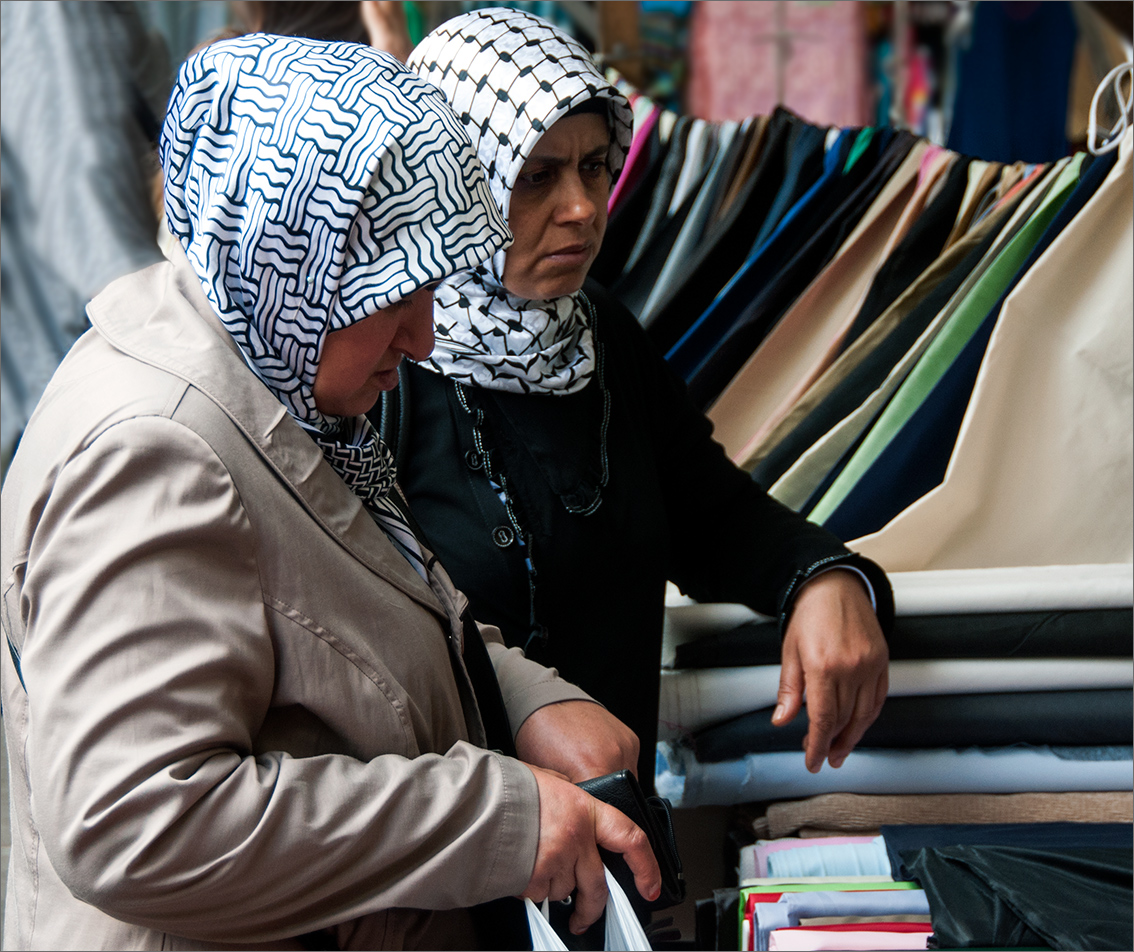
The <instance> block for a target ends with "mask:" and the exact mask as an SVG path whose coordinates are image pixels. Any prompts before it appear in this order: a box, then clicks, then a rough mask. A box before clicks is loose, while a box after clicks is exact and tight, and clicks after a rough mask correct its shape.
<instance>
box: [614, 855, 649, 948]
mask: <svg viewBox="0 0 1134 952" xmlns="http://www.w3.org/2000/svg"><path fill="white" fill-rule="evenodd" d="M603 869H604V870H605V872H606V888H607V891H608V892H609V893H610V897H609V898H608V899H607V900H606V943H605V944H606V949H607V952H650V940H649V939H647V938H646V932H645V930H644V929H643V928H642V924H641V923H640V922H639V921H638V917H637V915H635V913H634V907H633V906H631V905H630V900H629V899H628V898H627V896H626V893H625V892H624V891H623V889H622V887H621V886H619V885H618V880H617V879H615V878H614V877H613V876H612V875H611V874H610V870H609V869H607V868H606V867H605V866H604V867H603Z"/></svg>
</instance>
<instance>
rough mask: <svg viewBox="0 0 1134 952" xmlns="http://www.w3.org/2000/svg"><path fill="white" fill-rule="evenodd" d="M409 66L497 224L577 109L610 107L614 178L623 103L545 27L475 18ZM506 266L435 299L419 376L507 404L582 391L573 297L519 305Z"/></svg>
mask: <svg viewBox="0 0 1134 952" xmlns="http://www.w3.org/2000/svg"><path fill="white" fill-rule="evenodd" d="M408 65H409V67H410V68H411V69H413V70H415V71H416V72H417V73H418V74H420V75H421V77H422V78H423V79H425V80H427V81H428V82H430V83H433V84H435V85H436V86H438V87H439V88H440V89H441V91H442V92H443V93H444V94H445V97H446V98H447V99H448V100H449V102H450V103H451V104H452V106H453V109H454V111H455V112H456V113H457V116H458V118H459V119H460V120H461V122H462V123H463V124H464V126H465V129H466V130H467V131H468V134H469V137H470V138H471V139H472V140H473V144H474V145H475V147H476V150H477V155H478V156H479V158H480V161H481V164H482V165H483V166H484V168H485V171H486V174H487V176H488V184H489V188H490V190H491V192H492V197H493V199H494V200H495V201H496V204H497V206H498V208H499V209H500V212H501V214H502V215H503V216H504V217H505V219H507V217H508V211H509V206H510V203H511V197H512V189H513V187H514V186H515V184H516V180H517V178H518V177H519V174H520V170H521V168H522V167H523V164H524V162H525V161H526V160H527V158H528V156H529V155H530V154H531V152H532V150H533V149H534V148H535V145H536V143H537V142H538V141H539V139H540V137H541V136H542V135H543V134H544V132H546V131H547V130H548V129H550V128H551V127H552V125H554V124H555V122H556V121H557V120H559V119H560V118H562V117H563V116H564V115H566V114H567V113H568V112H569V111H570V110H571V109H572V108H574V107H575V106H578V105H580V104H581V103H584V102H586V101H587V100H590V99H602V100H605V101H606V102H607V103H608V106H609V122H610V126H611V144H610V152H609V154H608V156H607V164H608V166H609V168H610V172H611V175H612V176H617V175H618V173H619V172H620V171H621V170H622V166H623V164H624V163H625V161H626V155H627V153H628V151H629V149H630V142H631V130H632V125H631V124H632V121H633V116H632V112H631V109H630V105H629V103H628V102H627V100H626V97H625V96H623V95H622V93H621V92H619V91H618V89H617V88H616V87H615V86H614V85H612V84H611V83H610V82H609V81H608V80H607V79H606V77H605V76H604V75H603V74H602V72H601V71H600V70H599V69H598V67H597V66H596V65H595V63H594V60H593V59H592V58H591V56H590V54H589V53H588V52H587V51H586V50H585V49H584V48H583V47H582V46H581V45H580V44H579V43H578V42H576V41H575V40H574V39H573V38H572V37H570V36H568V35H567V34H565V33H563V32H562V31H561V30H558V29H556V28H555V27H554V26H552V25H551V24H550V23H548V22H547V21H546V20H542V19H540V18H539V17H537V16H533V15H532V14H529V13H524V12H522V11H519V10H510V9H507V8H504V7H490V8H486V9H481V10H474V11H472V12H470V13H466V14H462V15H461V16H458V17H454V18H453V19H451V20H448V21H446V22H445V23H443V24H442V25H441V26H439V27H438V28H437V29H436V30H434V31H433V32H432V33H430V34H429V35H428V36H427V37H426V38H425V39H424V40H422V41H421V43H420V44H418V46H417V48H416V49H415V50H414V51H413V53H411V54H410V57H409V60H408ZM486 257H487V256H486ZM504 260H505V254H504V252H503V251H500V252H498V253H497V254H496V255H495V256H493V257H492V259H491V260H490V261H484V262H483V264H482V263H481V262H475V264H477V265H478V267H475V268H472V269H471V270H468V271H465V272H464V273H462V274H460V275H457V276H456V277H454V278H453V279H452V280H450V281H446V282H444V283H442V285H441V286H440V287H439V288H438V290H437V293H436V295H435V298H434V300H435V305H434V314H435V318H436V331H435V337H436V345H435V347H434V351H433V354H432V356H431V357H430V359H429V360H428V361H425V362H423V363H422V366H423V367H425V368H426V369H428V370H432V371H434V372H436V373H441V374H444V375H445V376H447V377H453V378H454V379H455V380H457V381H459V382H461V383H465V384H470V385H472V386H477V387H486V388H489V389H494V390H505V391H509V392H513V393H529V392H531V391H540V392H546V393H554V394H568V393H574V392H576V391H578V390H581V389H582V388H583V387H585V386H586V385H587V382H588V381H589V380H590V378H591V376H592V375H593V373H594V367H595V355H594V343H593V340H592V337H591V329H590V327H589V324H588V321H587V314H586V309H585V306H584V304H583V302H582V301H581V300H580V298H579V295H577V294H576V295H566V296H564V297H559V298H553V299H552V300H549V301H528V300H524V299H523V298H518V297H516V296H515V295H512V294H510V293H509V292H508V291H507V290H506V289H505V288H504V286H503V282H502V279H503V275H504Z"/></svg>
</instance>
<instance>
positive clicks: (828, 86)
mask: <svg viewBox="0 0 1134 952" xmlns="http://www.w3.org/2000/svg"><path fill="white" fill-rule="evenodd" d="M865 7H866V4H863V3H786V2H782V0H778V2H776V3H749V2H743V0H716V2H714V3H696V4H694V5H693V13H692V15H691V18H690V28H689V29H690V38H689V50H690V51H689V57H688V61H689V64H690V72H689V81H688V85H687V88H686V99H685V103H686V111H687V112H689V113H690V114H691V115H694V116H699V117H701V118H703V119H711V120H715V121H721V120H725V119H734V120H741V119H746V118H748V117H749V116H755V115H770V114H771V112H772V110H773V109H774V108H775V107H776V105H778V102H777V100H778V99H779V98H780V96H779V95H778V93H779V91H780V90H782V92H783V96H782V98H783V103H782V104H783V105H785V106H787V107H788V108H789V109H792V110H794V111H795V112H797V113H798V114H799V115H801V116H802V117H803V118H804V119H807V120H808V121H809V122H813V123H816V124H817V125H836V126H861V125H868V124H869V123H870V122H871V114H870V108H869V81H868V77H867V70H866V68H865V64H866V62H867V54H866V24H865V17H866V10H865ZM781 27H782V32H781V30H780V28H781Z"/></svg>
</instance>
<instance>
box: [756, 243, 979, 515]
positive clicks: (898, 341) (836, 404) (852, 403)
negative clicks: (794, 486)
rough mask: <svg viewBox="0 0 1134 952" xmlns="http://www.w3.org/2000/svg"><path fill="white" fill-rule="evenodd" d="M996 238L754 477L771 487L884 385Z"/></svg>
mask: <svg viewBox="0 0 1134 952" xmlns="http://www.w3.org/2000/svg"><path fill="white" fill-rule="evenodd" d="M996 238H997V234H996V230H995V229H992V230H991V233H990V234H988V235H986V236H985V237H984V239H983V240H982V241H980V242H979V243H978V244H977V245H976V246H975V247H974V248H973V249H972V250H971V251H970V252H969V253H968V254H967V255H965V256H964V258H963V259H962V260H961V261H960V263H959V264H958V265H957V267H955V268H953V269H952V270H951V271H950V272H949V273H948V274H946V275H944V276H943V278H942V280H941V281H940V283H938V285H937V286H936V287H935V288H934V289H933V290H932V291H930V292H929V293H928V294H927V295H926V296H925V298H924V299H923V300H922V301H921V302H920V303H919V304H918V305H917V306H915V307H914V308H912V309H911V310H910V312H909V314H907V315H906V316H905V317H904V318H903V320H901V321H900V322H898V324H897V325H896V326H895V327H894V328H893V329H892V330H891V331H890V332H889V333H888V334H887V335H886V337H885V340H883V341H882V342H881V343H880V344H879V345H878V346H877V347H875V348H874V350H872V351H871V353H870V355H869V356H868V357H866V358H865V359H864V360H863V361H862V362H861V363H860V364H859V365H858V366H857V367H855V368H854V369H853V370H852V371H851V372H850V373H848V374H847V375H846V376H845V377H844V378H843V379H842V380H841V381H839V383H838V384H837V385H835V387H833V388H832V390H831V392H830V393H829V394H827V396H826V397H824V398H823V399H822V400H820V401H819V402H818V403H817V404H816V406H814V407H813V408H812V409H811V411H810V412H809V413H807V415H806V416H804V418H803V419H802V420H800V421H799V423H798V424H796V426H794V427H793V428H792V429H791V431H790V432H788V433H787V434H785V435H784V437H783V438H782V439H781V440H780V441H779V442H778V443H777V444H776V445H775V446H773V447H772V448H771V449H770V450H769V451H768V453H767V454H766V455H765V456H764V458H763V459H761V460H760V462H759V463H757V464H756V466H755V467H753V469H752V478H753V479H754V480H755V481H756V482H758V483H759V484H760V485H761V486H765V487H771V486H772V485H774V484H775V482H776V480H778V479H779V478H780V477H781V476H782V475H783V474H784V473H786V472H787V471H788V469H789V468H790V467H791V466H792V464H793V463H795V461H796V460H797V459H799V457H800V456H801V455H802V454H803V453H804V452H806V451H807V449H808V448H809V447H811V446H812V445H813V444H814V443H815V442H816V441H817V440H819V439H820V438H821V437H822V436H823V435H824V434H825V433H827V431H829V430H830V429H831V428H832V427H833V426H835V425H836V424H837V423H838V422H839V421H840V420H842V419H843V418H844V417H845V416H846V415H847V414H848V413H850V412H852V411H853V410H855V409H856V408H857V407H859V406H860V405H861V404H862V403H863V401H864V400H866V398H867V397H869V396H870V395H871V394H872V393H873V392H874V391H875V390H876V389H877V388H878V387H879V386H880V385H881V384H882V382H883V381H884V380H885V379H886V375H887V374H888V373H889V372H890V370H891V369H893V367H894V365H895V364H896V363H897V362H898V361H900V360H901V359H902V357H903V356H904V355H905V354H906V352H907V351H908V350H909V349H910V347H912V346H913V345H914V342H915V341H916V340H917V339H918V337H920V336H921V333H922V332H923V331H924V330H925V328H926V327H928V326H929V324H930V322H931V321H932V320H933V319H934V318H935V317H936V316H937V314H938V313H939V312H940V311H941V309H942V308H943V307H944V306H945V305H946V304H948V303H949V299H950V298H951V297H952V296H953V295H954V294H955V293H956V291H957V289H958V288H959V287H960V286H961V284H962V283H963V282H964V280H965V278H966V277H968V275H969V274H970V273H971V272H972V270H973V268H975V267H976V266H977V264H978V263H979V262H980V260H981V258H983V257H984V256H985V254H987V252H988V250H989V249H990V248H991V247H992V245H993V243H994V242H995V241H996ZM855 446H857V444H855ZM855 446H852V447H851V448H850V449H849V450H848V451H847V454H844V457H843V458H844V459H845V458H847V456H848V455H849V454H850V453H851V452H853V450H854V448H855ZM834 471H838V468H837V467H835V468H833V472H834ZM826 486H827V484H824V485H823V486H821V487H820V489H819V490H817V492H816V494H815V496H814V497H813V499H814V498H817V497H818V496H819V495H820V493H822V492H825V491H826ZM812 504H813V503H812V501H811V500H809V501H808V505H807V506H805V507H803V508H804V510H805V511H806V510H807V509H808V508H810V506H811V505H812Z"/></svg>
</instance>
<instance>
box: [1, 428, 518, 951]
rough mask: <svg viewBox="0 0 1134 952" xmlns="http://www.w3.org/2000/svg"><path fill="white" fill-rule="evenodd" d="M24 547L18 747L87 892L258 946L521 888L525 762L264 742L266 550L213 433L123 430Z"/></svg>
mask: <svg viewBox="0 0 1134 952" xmlns="http://www.w3.org/2000/svg"><path fill="white" fill-rule="evenodd" d="M31 538H32V543H31V548H30V551H29V553H28V557H27V561H26V563H25V564H24V567H23V571H24V573H25V577H24V580H23V599H22V613H23V618H24V622H25V631H26V637H25V639H24V644H23V654H22V671H23V675H24V681H25V684H26V691H27V696H28V725H27V731H28V735H27V744H26V752H27V753H26V757H27V763H28V772H29V779H30V785H31V789H32V791H33V802H34V804H35V821H36V822H37V823H38V824H39V831H38V832H39V834H40V836H41V838H42V845H43V848H44V850H45V851H46V853H47V855H48V857H49V858H50V860H51V863H52V865H53V866H54V868H55V869H56V871H57V872H58V874H59V875H60V877H61V878H62V879H63V881H64V882H65V883H66V885H67V886H68V888H69V889H70V890H71V891H72V893H73V894H74V895H75V896H76V897H77V898H79V899H81V900H83V901H85V902H88V903H90V904H92V905H94V906H96V907H97V908H99V909H101V910H102V911H104V912H106V913H107V914H109V915H110V916H113V917H115V918H118V919H122V920H125V921H128V922H134V923H138V924H141V925H145V926H149V927H151V928H155V929H160V930H162V931H166V932H170V933H175V934H179V935H183V936H188V937H192V938H196V939H201V940H208V941H214V942H231V943H237V942H239V943H250V942H268V941H273V940H276V939H279V938H282V937H286V936H295V935H298V934H302V933H305V932H309V931H312V930H315V929H318V928H322V927H325V926H329V925H333V924H338V923H343V922H347V921H349V920H352V919H355V918H357V917H360V916H363V915H366V914H369V913H374V912H379V911H381V910H384V909H389V908H393V907H413V908H421V909H445V908H456V907H463V906H470V905H473V904H476V903H479V902H482V901H485V900H489V899H493V898H498V897H501V896H507V895H514V894H516V893H518V892H520V891H522V890H523V889H524V888H525V886H526V885H527V882H528V879H529V877H530V874H531V869H532V866H533V864H534V860H535V849H536V844H537V841H538V822H539V821H538V817H539V808H538V793H537V789H536V784H535V780H534V778H533V777H532V775H531V772H530V771H528V770H527V769H526V768H525V767H523V766H522V765H521V764H519V763H518V762H516V761H514V760H511V759H508V758H505V757H501V756H498V755H496V754H493V753H492V752H489V751H486V750H483V749H480V748H477V747H475V746H473V745H471V744H468V743H464V742H458V743H456V744H455V745H454V746H453V747H452V748H451V749H450V750H448V751H447V752H445V753H444V754H424V755H421V756H418V757H413V758H407V757H403V756H397V755H394V754H384V755H380V756H377V757H375V758H374V759H373V760H370V761H364V760H360V759H357V758H354V757H351V756H348V755H345V754H337V753H327V754H324V755H321V756H303V757H299V756H291V755H289V754H288V753H286V752H283V751H277V750H267V751H260V750H258V749H257V746H258V745H257V734H258V730H259V728H260V725H261V724H262V722H263V719H264V717H265V713H266V711H267V710H268V708H269V706H270V705H271V704H272V702H273V692H274V690H275V686H276V658H275V656H274V651H273V643H272V640H271V638H270V637H269V629H268V622H267V616H266V613H267V612H268V611H269V610H270V609H269V608H268V607H266V605H265V603H264V598H263V594H262V592H261V588H260V581H259V571H258V566H259V564H260V560H261V559H262V558H263V557H265V554H264V553H261V552H259V551H257V547H256V539H255V533H254V529H253V527H252V526H251V525H250V523H249V520H248V518H247V515H246V513H245V511H244V509H243V508H242V505H241V500H240V497H239V494H238V492H237V489H236V487H235V485H234V483H233V480H232V478H231V476H230V474H229V473H228V472H227V471H226V470H225V468H224V467H223V465H222V464H221V462H220V461H219V460H218V459H217V457H216V456H215V455H214V454H213V453H212V451H211V449H210V448H209V447H208V446H207V444H205V442H204V441H203V440H202V439H201V438H200V437H199V436H197V435H196V434H194V433H193V432H191V431H190V430H188V429H187V428H184V427H182V426H181V425H179V424H177V423H174V422H172V421H169V420H166V419H160V418H138V419H133V420H129V421H127V422H124V423H119V424H117V425H116V426H114V427H111V428H110V429H109V430H108V431H107V432H105V433H104V434H103V435H101V436H99V437H98V438H97V439H95V440H94V441H93V442H92V443H91V444H90V445H89V446H87V447H86V448H85V449H83V450H82V451H81V452H79V453H78V454H77V455H76V456H74V457H72V458H71V459H70V460H69V461H68V462H67V463H66V465H64V466H63V468H62V470H61V471H60V472H59V473H58V475H57V478H56V479H55V481H54V484H53V486H52V488H51V491H50V493H49V494H46V495H45V498H44V500H43V501H42V504H41V510H40V512H39V514H38V519H37V526H36V530H35V532H34V535H32V537H31ZM327 690H330V691H333V690H335V686H334V685H327ZM470 871H475V874H471V875H470V874H469V873H470Z"/></svg>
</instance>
